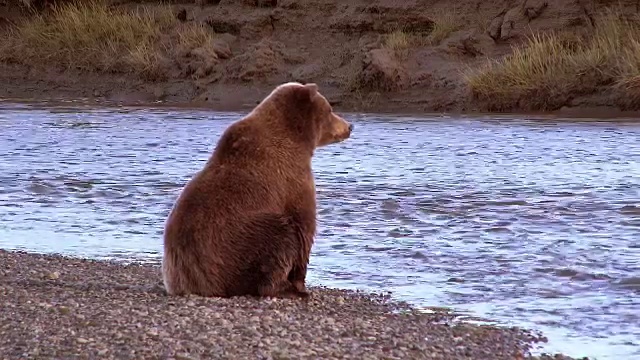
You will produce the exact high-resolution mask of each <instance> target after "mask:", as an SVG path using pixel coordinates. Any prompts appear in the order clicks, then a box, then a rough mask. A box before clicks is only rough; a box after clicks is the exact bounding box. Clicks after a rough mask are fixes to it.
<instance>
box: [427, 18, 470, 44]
mask: <svg viewBox="0 0 640 360" xmlns="http://www.w3.org/2000/svg"><path fill="white" fill-rule="evenodd" d="M433 21H434V22H433V30H432V31H431V32H430V33H429V36H427V37H426V38H425V40H426V43H427V44H428V45H432V46H435V45H438V44H440V43H441V42H442V40H444V39H446V38H447V37H449V35H451V33H453V32H455V31H457V30H460V29H461V28H462V25H463V24H462V22H461V20H460V19H459V18H458V17H457V16H456V14H455V13H454V12H452V11H438V12H436V13H435V14H434V16H433Z"/></svg>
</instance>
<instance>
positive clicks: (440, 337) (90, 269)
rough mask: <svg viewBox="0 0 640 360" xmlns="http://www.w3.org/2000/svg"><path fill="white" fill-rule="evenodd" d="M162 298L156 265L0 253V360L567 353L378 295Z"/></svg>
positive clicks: (494, 359) (522, 334) (318, 291)
mask: <svg viewBox="0 0 640 360" xmlns="http://www.w3.org/2000/svg"><path fill="white" fill-rule="evenodd" d="M310 290H311V291H312V296H311V298H310V300H309V301H307V302H304V301H299V300H297V301H296V300H280V299H261V300H258V299H255V298H233V299H218V298H202V297H194V296H190V297H169V296H167V295H166V294H165V293H164V289H163V287H162V283H161V276H160V268H159V266H153V265H140V264H133V265H121V264H117V263H111V262H106V261H95V260H86V259H76V258H68V257H62V256H56V255H38V254H31V253H24V252H13V251H12V252H8V251H4V250H0V359H25V358H26V359H31V358H37V359H95V358H99V359H109V358H111V359H451V360H454V359H455V360H463V359H487V360H501V359H505V360H506V359H509V360H514V359H571V358H569V357H565V356H562V355H555V356H553V357H552V356H546V355H545V356H542V357H534V356H530V355H529V350H530V349H531V346H533V344H535V343H536V342H539V341H544V338H543V337H542V336H540V335H538V334H534V333H530V332H527V331H525V330H521V329H515V328H500V327H494V326H479V325H471V324H465V323H461V322H459V321H454V319H455V316H454V315H452V314H451V313H448V312H446V311H442V312H435V313H419V312H418V311H416V310H414V309H411V308H410V307H409V306H408V305H406V304H403V303H397V302H393V301H391V300H390V299H389V298H388V297H386V296H383V295H377V294H369V293H362V292H354V291H346V290H336V289H327V288H310Z"/></svg>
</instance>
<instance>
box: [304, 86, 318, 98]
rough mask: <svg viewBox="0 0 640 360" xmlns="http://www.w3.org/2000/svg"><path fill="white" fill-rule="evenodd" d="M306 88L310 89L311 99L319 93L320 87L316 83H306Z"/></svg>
mask: <svg viewBox="0 0 640 360" xmlns="http://www.w3.org/2000/svg"><path fill="white" fill-rule="evenodd" d="M304 87H305V88H307V89H309V93H310V94H311V97H313V96H314V95H315V94H316V93H318V85H317V84H316V83H306V84H304Z"/></svg>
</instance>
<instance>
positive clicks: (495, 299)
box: [0, 102, 640, 360]
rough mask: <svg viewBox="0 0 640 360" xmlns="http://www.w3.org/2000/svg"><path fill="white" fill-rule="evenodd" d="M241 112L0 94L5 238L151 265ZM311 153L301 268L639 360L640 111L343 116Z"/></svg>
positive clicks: (557, 345) (333, 281) (0, 230)
mask: <svg viewBox="0 0 640 360" xmlns="http://www.w3.org/2000/svg"><path fill="white" fill-rule="evenodd" d="M241 115H242V114H237V113H218V112H213V111H206V110H202V109H198V110H187V109H171V108H161V109H160V108H157V109H148V108H142V107H135V108H134V107H131V108H97V107H88V106H76V105H74V104H67V105H65V106H57V107H47V106H38V105H37V104H20V105H18V104H10V103H2V102H0V151H1V152H2V154H3V156H2V157H0V248H4V249H22V250H28V251H34V252H44V253H50V252H55V253H62V254H67V255H74V256H83V257H92V258H108V259H114V258H115V259H121V260H125V261H130V260H136V261H148V262H155V263H157V262H159V261H160V257H161V252H162V230H163V225H164V220H165V218H166V216H167V214H168V212H169V210H170V208H171V206H172V204H173V202H174V201H175V198H176V196H177V195H178V193H179V191H180V190H181V188H182V186H183V185H184V183H185V182H186V181H187V180H188V179H189V178H190V177H191V176H192V174H193V173H194V172H195V171H197V170H198V169H200V168H201V167H202V165H203V163H204V162H205V161H206V159H207V158H208V156H209V154H210V152H211V151H212V149H213V146H214V144H215V142H216V141H217V139H218V136H219V135H220V134H221V132H222V131H223V130H224V129H225V128H226V126H228V125H229V124H230V123H231V122H233V121H235V120H236V119H237V118H238V117H239V116H241ZM346 117H347V118H348V119H349V120H350V121H352V122H353V123H354V124H355V131H354V133H353V136H352V138H351V139H349V140H347V141H346V142H344V143H341V144H336V145H332V146H329V147H326V148H323V149H319V150H318V151H317V153H316V156H315V158H314V170H315V174H316V185H317V191H318V205H319V209H318V212H319V218H318V221H319V232H318V237H317V242H316V244H315V245H314V248H313V254H312V257H311V265H310V269H309V281H310V283H312V284H321V285H326V286H333V287H341V288H359V289H364V290H374V291H391V292H393V295H394V296H395V297H397V298H398V299H402V300H407V301H409V302H411V303H413V304H415V305H416V306H425V307H426V306H445V307H447V306H451V307H453V308H454V309H458V310H466V311H468V312H469V313H470V314H471V315H475V316H479V317H485V318H489V319H491V320H492V321H494V322H497V323H499V324H507V325H518V326H524V327H528V328H532V329H537V330H541V331H543V332H544V333H545V335H547V337H548V338H549V344H547V346H545V348H544V350H545V351H550V352H556V351H558V352H563V353H565V354H568V355H572V356H590V357H595V358H597V359H600V360H602V359H632V358H635V357H640V340H638V339H640V297H639V295H640V237H639V235H640V165H639V164H640V123H638V124H634V123H632V122H623V121H618V122H594V121H588V122H580V121H576V120H575V119H572V120H571V121H565V122H563V121H562V120H548V121H526V120H525V119H498V118H493V119H492V118H491V117H483V118H480V119H470V118H460V119H450V118H438V117H430V118H412V117H390V116H388V115H384V116H382V115H381V116H376V115H347V116H346Z"/></svg>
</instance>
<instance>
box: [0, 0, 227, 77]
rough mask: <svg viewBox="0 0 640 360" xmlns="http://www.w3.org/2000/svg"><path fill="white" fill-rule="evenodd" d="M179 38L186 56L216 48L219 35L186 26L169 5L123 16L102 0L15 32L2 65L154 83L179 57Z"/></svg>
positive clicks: (3, 50) (0, 56) (60, 9)
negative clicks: (175, 47) (176, 41)
mask: <svg viewBox="0 0 640 360" xmlns="http://www.w3.org/2000/svg"><path fill="white" fill-rule="evenodd" d="M176 37H177V38H178V39H179V44H180V46H181V47H182V53H184V52H188V51H189V50H191V49H194V48H197V47H203V46H204V45H205V44H207V46H210V47H212V46H213V43H212V40H213V37H214V34H213V33H212V32H211V31H210V30H209V31H207V29H205V28H204V27H202V26H200V25H189V26H182V24H180V23H179V22H178V21H177V20H176V19H175V17H174V14H173V13H172V11H171V8H170V7H169V6H155V7H154V10H150V9H149V8H146V7H139V8H138V9H137V10H135V11H120V10H118V9H116V8H112V7H108V6H107V5H106V3H105V2H104V1H100V0H92V1H83V2H73V3H66V4H62V5H60V6H57V7H56V8H55V9H54V11H53V12H52V13H50V14H48V15H36V16H34V17H33V18H32V19H30V20H28V21H26V22H24V23H22V24H21V25H19V26H18V27H16V28H15V29H13V31H11V32H10V34H9V35H8V38H7V39H4V40H5V41H3V43H4V44H5V45H4V46H0V61H6V62H14V63H22V64H27V65H32V66H44V67H50V66H51V65H52V64H56V65H59V66H62V67H64V68H67V69H78V70H84V71H96V72H118V73H127V72H133V73H137V74H139V75H141V76H143V77H145V78H150V79H153V78H158V77H162V76H165V75H166V72H167V66H168V65H167V64H168V63H169V62H170V61H171V60H175V58H176V56H178V55H179V54H177V52H176V51H174V50H171V49H172V46H170V44H171V41H172V40H171V39H172V38H176ZM213 55H214V56H215V53H213Z"/></svg>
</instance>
